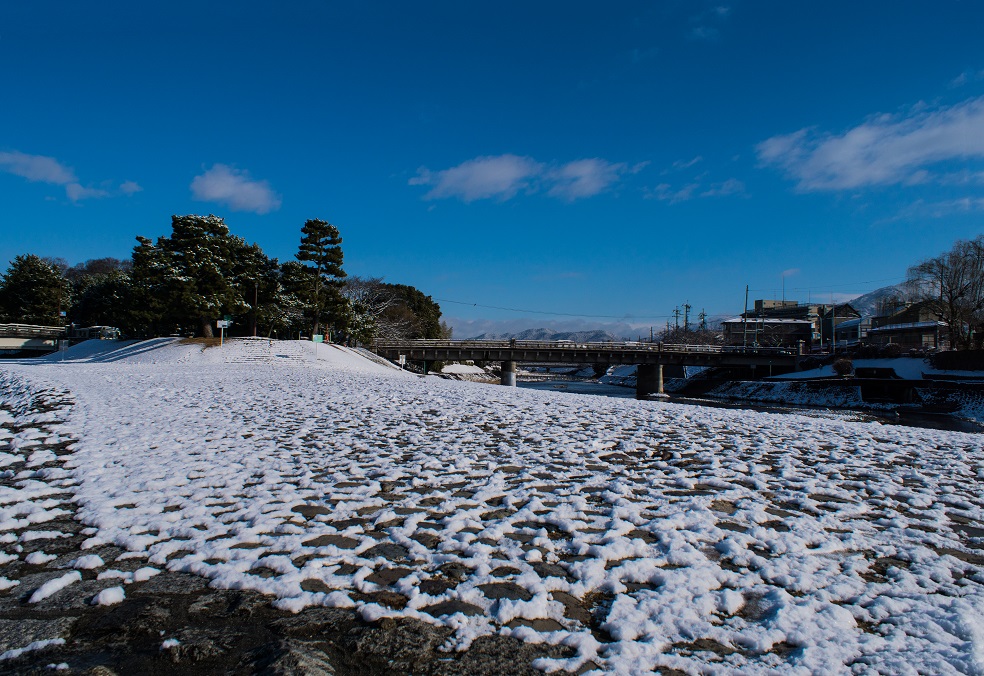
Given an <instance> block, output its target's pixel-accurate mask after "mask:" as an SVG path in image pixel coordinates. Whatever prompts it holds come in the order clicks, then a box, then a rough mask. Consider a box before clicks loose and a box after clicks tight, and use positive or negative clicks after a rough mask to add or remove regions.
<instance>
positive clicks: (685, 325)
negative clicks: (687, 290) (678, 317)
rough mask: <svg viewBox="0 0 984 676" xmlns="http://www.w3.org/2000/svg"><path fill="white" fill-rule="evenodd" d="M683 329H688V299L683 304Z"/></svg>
mask: <svg viewBox="0 0 984 676" xmlns="http://www.w3.org/2000/svg"><path fill="white" fill-rule="evenodd" d="M683 330H684V331H690V301H687V302H686V303H684V304H683Z"/></svg>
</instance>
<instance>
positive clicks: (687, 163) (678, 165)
mask: <svg viewBox="0 0 984 676" xmlns="http://www.w3.org/2000/svg"><path fill="white" fill-rule="evenodd" d="M703 160H704V158H703V156H701V155H697V156H695V157H693V158H691V159H689V160H677V161H676V162H674V163H673V164H672V166H670V168H669V169H664V170H663V172H662V173H664V174H668V173H670V172H671V171H681V170H683V169H689V168H690V167H692V166H694V165H695V164H698V163H700V162H702V161H703Z"/></svg>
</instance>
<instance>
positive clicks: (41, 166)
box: [0, 150, 143, 202]
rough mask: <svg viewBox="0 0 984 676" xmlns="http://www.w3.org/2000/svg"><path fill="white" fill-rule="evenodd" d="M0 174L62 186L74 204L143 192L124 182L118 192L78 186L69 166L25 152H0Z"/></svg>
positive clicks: (132, 184)
mask: <svg viewBox="0 0 984 676" xmlns="http://www.w3.org/2000/svg"><path fill="white" fill-rule="evenodd" d="M0 171H5V172H7V173H9V174H14V175H15V176H20V177H22V178H26V179H27V180H28V181H32V182H36V183H49V184H51V185H60V186H64V188H65V195H66V196H67V197H68V199H70V200H71V201H73V202H79V201H80V200H84V199H95V198H100V197H109V196H110V195H112V194H119V193H122V194H124V195H132V194H133V193H135V192H138V191H140V190H143V188H141V187H140V186H139V185H137V184H136V183H134V182H133V181H126V182H125V183H123V184H121V185H120V187H119V193H115V192H114V191H111V190H108V189H106V188H93V187H91V186H84V185H82V184H81V183H79V180H78V178H77V177H76V175H75V171H74V170H73V169H72V168H71V167H67V166H65V165H64V164H62V163H61V162H59V161H58V160H56V159H55V158H54V157H47V156H45V155H28V154H27V153H22V152H19V151H16V150H13V151H10V152H0ZM102 185H103V186H106V187H108V186H109V184H108V182H107V181H104V182H102ZM46 199H49V198H46Z"/></svg>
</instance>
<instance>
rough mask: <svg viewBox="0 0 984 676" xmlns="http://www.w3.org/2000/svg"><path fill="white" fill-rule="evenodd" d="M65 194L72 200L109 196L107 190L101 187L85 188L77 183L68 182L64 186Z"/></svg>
mask: <svg viewBox="0 0 984 676" xmlns="http://www.w3.org/2000/svg"><path fill="white" fill-rule="evenodd" d="M65 194H66V195H68V199H70V200H72V201H73V202H78V201H79V200H87V199H99V198H102V197H109V191H108V190H103V189H102V188H87V187H85V186H82V185H80V184H78V183H69V184H68V185H66V186H65Z"/></svg>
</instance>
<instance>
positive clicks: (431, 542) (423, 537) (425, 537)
mask: <svg viewBox="0 0 984 676" xmlns="http://www.w3.org/2000/svg"><path fill="white" fill-rule="evenodd" d="M410 539H411V540H416V541H417V542H419V543H420V544H422V545H423V546H424V547H427V549H437V547H438V546H439V545H440V544H441V538H439V537H438V536H437V535H434V534H433V533H414V534H413V535H411V536H410Z"/></svg>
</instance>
